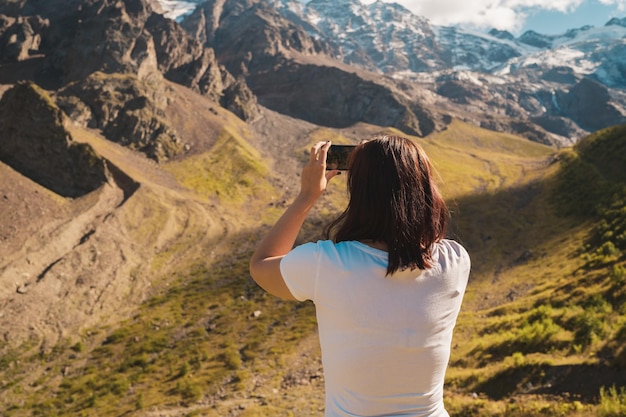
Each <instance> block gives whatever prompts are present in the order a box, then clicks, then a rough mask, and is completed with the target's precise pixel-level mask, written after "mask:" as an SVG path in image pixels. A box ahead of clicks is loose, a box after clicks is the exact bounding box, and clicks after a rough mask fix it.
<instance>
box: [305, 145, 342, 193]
mask: <svg viewBox="0 0 626 417" xmlns="http://www.w3.org/2000/svg"><path fill="white" fill-rule="evenodd" d="M330 145H331V142H330V141H327V142H317V143H316V144H315V145H313V147H312V148H311V154H310V156H309V162H308V163H307V164H306V165H305V167H304V168H303V169H302V176H301V178H300V195H299V196H298V199H301V200H303V201H304V202H306V203H307V204H310V205H312V204H313V203H315V202H316V201H317V199H318V198H320V196H321V195H322V194H323V193H324V190H326V186H327V185H328V181H330V179H331V178H333V177H334V176H335V175H337V174H340V173H341V171H338V170H328V171H327V170H326V157H327V155H328V149H329V148H330Z"/></svg>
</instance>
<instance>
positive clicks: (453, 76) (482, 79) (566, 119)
mask: <svg viewBox="0 0 626 417" xmlns="http://www.w3.org/2000/svg"><path fill="white" fill-rule="evenodd" d="M253 3H258V2H253ZM260 3H261V4H266V5H271V6H272V8H273V10H275V12H274V13H279V14H280V15H281V16H282V17H283V18H284V19H286V20H288V22H289V23H287V22H283V23H280V24H279V23H277V22H278V20H276V19H274V20H272V19H266V20H265V24H267V27H277V26H280V25H282V24H285V25H296V27H300V28H302V29H303V30H305V31H306V33H308V34H309V36H311V37H312V39H316V40H319V41H320V42H324V43H326V44H327V45H328V46H326V47H325V48H322V49H317V50H311V51H309V52H307V54H309V55H314V56H316V57H317V58H316V59H317V60H318V61H319V62H324V61H327V58H331V59H332V60H334V61H337V60H339V61H340V62H341V63H342V64H347V65H350V66H351V67H352V68H353V69H352V70H349V71H350V72H354V71H356V70H355V69H354V68H360V69H362V70H365V71H368V72H371V73H373V75H371V76H370V77H374V78H373V80H375V81H374V82H376V83H380V84H385V83H386V85H385V88H390V87H389V86H388V84H389V83H391V84H394V85H395V86H397V87H399V88H400V89H401V90H403V89H407V90H408V91H407V93H408V95H409V96H410V97H412V100H411V101H413V103H409V104H407V105H408V107H409V108H410V109H411V110H413V107H418V108H419V109H426V108H429V107H431V106H430V104H431V103H432V101H433V100H435V99H436V100H438V101H445V105H442V104H440V103H438V106H439V108H441V107H443V106H445V107H446V110H447V112H448V113H449V114H450V115H453V116H455V117H458V118H463V119H464V120H466V121H469V122H472V123H475V124H478V125H481V126H484V127H488V128H492V129H498V130H504V131H512V132H515V133H518V134H522V135H524V136H526V137H528V138H530V139H532V140H536V141H540V142H543V143H551V144H556V145H559V146H560V145H563V144H571V143H573V142H575V141H576V138H578V137H580V136H581V135H584V134H586V133H589V132H592V131H594V130H596V129H598V128H603V127H608V126H611V125H613V124H618V123H623V122H624V120H625V119H624V118H625V117H626V110H625V108H626V107H625V105H626V101H625V96H624V87H626V79H625V78H624V75H623V73H624V72H623V68H624V61H623V57H624V56H626V55H624V54H623V53H621V52H622V49H623V39H624V38H625V37H626V28H625V27H624V26H623V25H621V24H620V23H621V21H620V20H618V19H615V20H613V21H611V22H609V23H607V25H606V26H605V27H602V28H592V27H583V28H580V29H572V30H570V31H568V32H567V33H565V34H563V35H561V36H545V35H541V34H538V33H534V32H527V33H524V34H523V35H522V36H520V37H519V38H517V39H516V38H514V37H513V36H512V35H511V34H508V33H503V32H498V31H491V32H490V33H489V34H485V33H478V32H469V31H464V30H461V29H458V28H455V27H438V26H434V25H431V24H430V23H429V21H428V20H426V19H424V18H421V17H419V16H416V15H414V14H412V13H411V12H410V11H408V10H407V9H405V8H403V7H402V6H399V5H397V4H393V3H383V2H375V3H372V4H369V5H363V4H362V3H360V2H359V1H358V0H342V1H323V0H313V1H310V2H308V3H307V4H306V5H303V4H301V3H300V2H296V1H289V0H282V1H278V0H274V1H266V2H260ZM211 4H217V5H219V7H218V8H215V7H213V6H206V5H211ZM228 4H229V2H206V3H203V5H201V6H199V7H198V8H197V9H196V10H195V11H194V12H193V13H192V14H190V15H188V16H186V17H184V18H183V19H182V24H183V26H184V27H186V28H187V29H188V31H190V33H194V34H197V33H200V32H201V30H199V29H198V27H199V26H202V22H205V21H208V22H213V23H211V24H212V25H213V27H214V28H217V27H219V30H220V33H224V31H228V29H227V27H226V25H224V22H225V21H231V20H232V19H234V18H235V16H234V15H232V14H229V15H228V16H227V14H226V13H223V12H222V11H223V10H228V7H229V6H228ZM221 5H224V7H225V9H222V6H221ZM255 7H256V6H255ZM220 14H221V15H220ZM200 15H202V17H201V16H200ZM207 16H209V17H207ZM222 16H223V17H225V18H226V17H228V19H227V20H224V21H221V20H220V19H221V17H222ZM236 18H237V19H241V20H238V25H240V27H251V23H250V22H248V21H247V20H246V16H245V15H243V14H241V15H237V17H236ZM269 22H271V23H269ZM207 30H208V31H210V30H211V29H207ZM256 30H257V31H263V30H265V29H261V28H259V29H256ZM233 33H237V32H233ZM237 36H241V37H242V38H245V37H246V35H245V34H241V33H238V34H237ZM226 38H227V36H226ZM201 39H204V41H205V44H206V45H209V46H211V47H214V48H216V50H219V48H220V46H219V44H215V43H213V40H212V39H214V38H206V37H201ZM232 44H233V43H232V42H231V43H230V45H232ZM390 46H391V47H390ZM244 49H245V51H242V52H241V53H240V55H244V56H245V55H246V53H247V52H252V55H251V56H253V57H256V56H258V54H259V53H261V55H264V54H265V52H266V51H267V48H261V50H260V51H254V50H253V49H254V48H252V47H250V46H248V47H246V48H244ZM287 49H289V48H287ZM229 59H230V58H229ZM234 59H235V60H236V62H233V63H232V64H230V65H228V64H227V66H228V68H229V69H230V71H232V72H234V73H238V69H237V67H238V66H240V65H243V66H246V65H247V63H246V61H245V59H243V58H242V57H241V56H240V57H238V58H234ZM289 59H292V58H289ZM283 61H284V60H283ZM229 62H230V61H229ZM283 65H284V62H281V63H280V65H279V66H278V67H279V68H281V67H282V66H283ZM325 65H335V66H337V64H336V63H333V64H328V63H326V64H325ZM302 68H303V70H304V69H305V67H304V66H303V67H302ZM247 71H248V72H246V78H247V79H248V80H249V82H250V86H251V88H252V89H253V91H255V94H257V95H258V96H259V98H260V99H261V100H264V96H270V95H271V96H272V97H275V96H274V92H273V91H272V92H266V89H264V88H262V87H261V86H258V87H257V86H255V82H254V81H253V80H252V79H253V77H255V70H254V68H252V69H247ZM291 72H293V71H290V73H291ZM306 73H307V74H309V73H310V68H309V67H306ZM261 74H262V76H263V77H265V76H266V73H265V72H262V73H261ZM280 77H283V76H282V75H281V76H280ZM333 78H334V77H333ZM363 78H367V76H363ZM290 79H293V74H290ZM370 79H371V78H370ZM583 80H585V82H587V80H592V81H596V82H597V83H598V85H597V88H596V89H597V91H598V93H599V97H602V98H601V100H602V103H599V104H600V108H602V109H603V110H598V106H597V105H598V103H597V102H596V103H594V104H593V105H591V104H590V105H585V103H586V102H587V101H586V100H585V97H579V96H578V95H577V94H578V93H579V92H580V90H581V89H580V88H575V87H576V86H577V84H578V83H580V82H582V81H583ZM274 81H275V80H274ZM312 82H316V83H317V84H318V85H316V86H315V88H314V89H315V91H316V92H318V94H319V92H323V91H325V90H327V89H330V90H332V91H337V90H338V89H337V88H335V87H334V86H332V81H330V80H328V79H326V78H321V79H318V77H313V76H312V75H304V74H303V76H302V77H301V78H300V79H299V80H298V84H299V85H304V84H306V85H307V86H309V85H311V83H312ZM348 83H349V82H348ZM292 84H293V83H292ZM326 84H329V85H330V87H329V86H327V85H326ZM409 85H410V86H411V87H408V86H409ZM285 88H289V89H290V90H292V89H293V88H294V87H293V86H292V85H289V86H285ZM277 89H278V88H277ZM415 89H418V90H420V91H415ZM348 94H349V92H348ZM427 94H430V95H433V96H434V97H435V99H433V98H429V99H424V98H423V97H424V96H425V95H427ZM298 95H299V97H300V98H299V103H300V105H301V106H306V107H311V106H316V107H317V108H319V107H324V105H327V104H328V103H329V102H335V101H336V97H334V96H328V97H325V98H324V100H322V101H320V100H319V98H315V99H312V102H310V103H306V104H305V103H302V100H307V98H308V96H309V95H311V93H310V91H299V92H298ZM279 97H280V95H279ZM416 97H420V98H421V99H416ZM567 97H570V98H569V99H568V98H567ZM571 100H575V101H577V102H578V103H581V105H582V106H583V107H584V110H582V111H581V112H578V111H576V110H573V111H572V109H570V108H569V107H568V102H569V101H571ZM276 101H277V103H274V102H272V103H270V102H269V101H268V102H266V103H265V104H266V105H267V106H269V107H271V108H274V109H276V110H278V111H281V112H288V113H289V114H292V115H294V116H296V117H301V118H305V119H307V120H310V121H313V122H315V123H322V124H327V125H330V126H333V125H337V121H336V120H328V121H326V120H323V119H322V120H320V119H319V118H317V119H315V120H313V119H311V117H312V116H311V115H307V114H305V112H303V111H302V110H301V109H293V107H298V104H297V103H292V102H289V101H287V103H285V100H284V98H283V97H280V99H277V100H276ZM605 110H606V112H605ZM379 111H380V109H376V112H377V113H378V112H379ZM425 111H426V110H425ZM426 112H427V113H430V114H431V116H430V117H428V118H429V119H430V120H428V121H425V120H424V117H421V118H420V116H419V115H416V116H417V118H418V119H419V122H421V123H422V124H426V125H431V126H433V128H434V129H440V128H441V126H443V125H445V122H442V120H444V118H442V117H441V116H439V117H437V116H436V115H432V113H433V112H432V111H430V110H427V111H426ZM417 113H420V110H418V111H417ZM333 114H334V115H335V116H338V115H340V114H341V112H338V111H337V109H333ZM581 114H585V115H589V117H588V118H586V119H585V117H583V116H581ZM597 116H602V117H601V118H602V119H603V120H598V121H595V122H594V121H591V120H597V119H598V117H597ZM359 117H365V116H364V115H363V114H362V113H359ZM352 118H353V115H347V117H345V118H344V119H346V120H345V122H348V123H349V122H350V120H352ZM389 122H392V123H389ZM389 122H388V124H392V125H394V126H398V127H400V128H401V129H403V130H406V131H409V132H417V133H418V134H420V133H421V134H427V133H428V132H429V131H430V130H429V128H426V129H419V128H418V129H416V128H415V126H416V125H417V124H419V123H417V124H416V123H415V122H413V123H412V124H411V125H410V126H405V127H403V126H401V125H399V124H398V122H397V121H393V120H390V121H389ZM407 128H408V129H407Z"/></svg>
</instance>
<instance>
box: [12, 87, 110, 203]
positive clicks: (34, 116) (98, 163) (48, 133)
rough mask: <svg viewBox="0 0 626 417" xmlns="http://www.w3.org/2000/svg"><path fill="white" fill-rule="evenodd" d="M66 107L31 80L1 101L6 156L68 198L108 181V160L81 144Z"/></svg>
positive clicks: (36, 178) (14, 163)
mask: <svg viewBox="0 0 626 417" xmlns="http://www.w3.org/2000/svg"><path fill="white" fill-rule="evenodd" d="M64 118H65V116H64V115H63V112H62V111H61V110H60V109H59V108H58V107H57V106H56V105H55V104H54V102H53V101H52V99H51V98H50V96H49V95H48V94H47V93H46V92H45V91H44V90H42V89H41V88H39V87H38V86H36V85H35V84H33V83H31V82H23V83H19V84H17V85H16V86H15V87H13V88H12V89H10V90H8V91H7V92H6V93H4V95H3V96H2V99H1V100H0V131H1V132H3V133H2V136H0V160H2V161H3V162H4V163H6V164H7V165H9V166H11V167H12V168H13V169H15V170H16V171H18V172H20V173H22V174H23V175H25V176H27V177H29V178H30V179H32V180H33V181H35V182H37V183H39V184H41V185H43V186H44V187H46V188H48V189H50V190H52V191H54V192H56V193H57V194H60V195H62V196H66V197H79V196H81V195H84V194H87V193H89V192H91V191H93V190H95V189H96V188H98V187H99V186H100V185H102V184H103V183H104V182H105V181H106V169H105V164H104V160H103V159H102V158H101V157H100V156H98V155H97V154H96V153H95V151H94V150H93V149H92V148H91V146H89V145H87V144H82V143H76V142H75V141H74V140H73V139H72V137H71V136H70V134H69V133H68V132H67V130H66V129H65V127H64Z"/></svg>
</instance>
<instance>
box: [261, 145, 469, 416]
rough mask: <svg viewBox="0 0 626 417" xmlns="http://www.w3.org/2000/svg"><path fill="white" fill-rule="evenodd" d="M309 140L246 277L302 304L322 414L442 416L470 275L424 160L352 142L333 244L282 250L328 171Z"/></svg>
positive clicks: (321, 149)
mask: <svg viewBox="0 0 626 417" xmlns="http://www.w3.org/2000/svg"><path fill="white" fill-rule="evenodd" d="M329 147H330V142H320V143H317V144H316V145H315V146H313V148H312V149H311V155H310V159H309V161H308V163H307V165H306V166H305V167H304V169H303V171H302V178H301V190H300V193H299V195H298V196H297V198H296V199H295V201H294V202H293V204H292V205H291V206H290V207H289V208H288V209H287V210H286V211H285V213H284V214H283V216H282V217H281V218H280V219H279V220H278V222H277V223H276V224H275V225H274V227H273V228H272V229H271V230H270V231H269V233H268V234H267V235H266V236H265V238H264V239H263V240H262V241H261V242H260V243H259V245H258V247H257V249H256V251H255V253H254V254H253V256H252V259H251V261H250V273H251V275H252V278H253V279H254V280H255V281H256V282H257V283H258V284H259V285H260V286H261V287H262V288H264V289H265V290H266V291H268V292H270V293H272V294H274V295H277V296H279V297H282V298H284V299H288V300H300V301H304V300H307V299H308V300H312V301H313V302H314V303H315V308H316V315H317V321H318V327H319V337H320V345H321V349H322V363H323V366H324V375H325V389H326V411H325V416H326V417H339V416H352V417H354V416H412V417H413V416H431V417H443V416H448V413H447V412H446V410H445V408H444V404H443V385H444V375H445V371H446V367H447V364H448V360H449V357H450V344H451V340H452V332H453V329H454V326H455V323H456V319H457V316H458V313H459V310H460V308H461V302H462V299H463V295H464V293H465V288H466V285H467V280H468V277H469V272H470V259H469V256H468V254H467V252H466V251H465V249H464V248H463V247H462V246H461V245H459V244H458V243H456V242H454V241H452V240H448V239H445V238H444V234H445V231H446V220H447V216H448V211H447V208H446V205H445V203H444V201H443V199H442V197H441V195H440V194H439V191H438V189H437V187H436V185H435V183H434V181H433V175H432V168H431V165H430V162H429V160H428V158H427V157H426V154H425V153H424V152H423V150H422V149H421V148H420V147H419V146H418V145H417V144H416V143H414V142H412V141H410V140H408V139H406V138H402V137H398V136H379V137H375V138H373V139H371V140H368V141H364V142H362V143H361V144H359V145H358V146H357V147H356V149H355V150H354V152H353V153H352V156H351V161H350V166H349V170H348V192H349V197H350V198H349V203H348V207H347V208H346V210H345V211H344V212H343V213H342V214H341V215H340V216H339V217H338V218H337V219H336V220H335V221H334V222H332V223H331V224H330V225H329V227H328V228H327V234H329V235H330V234H332V235H333V240H325V241H319V242H317V243H306V244H303V245H300V246H298V247H296V248H293V245H294V243H295V240H296V237H297V235H298V232H299V230H300V227H301V226H302V223H303V222H304V220H305V218H306V216H307V213H308V212H309V210H310V209H311V207H313V205H314V204H315V202H316V201H317V199H318V198H319V197H320V196H321V195H322V193H323V192H324V190H325V189H326V186H327V184H328V181H329V180H330V179H331V178H333V177H334V176H335V175H337V173H338V171H332V170H331V171H326V155H327V153H328V149H329Z"/></svg>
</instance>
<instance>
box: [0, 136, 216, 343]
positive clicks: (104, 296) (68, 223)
mask: <svg viewBox="0 0 626 417" xmlns="http://www.w3.org/2000/svg"><path fill="white" fill-rule="evenodd" d="M69 130H70V132H71V134H72V136H73V137H74V139H75V140H76V141H78V142H87V143H89V144H91V145H92V146H93V147H94V149H95V150H96V152H98V153H99V154H100V155H102V156H103V157H104V158H105V159H106V160H107V166H108V169H109V176H108V183H106V184H104V185H103V186H101V187H100V188H99V189H98V190H96V191H94V192H92V193H90V194H88V195H87V196H85V197H82V198H81V199H77V200H65V201H63V202H62V203H60V204H59V205H58V206H55V204H49V205H48V206H47V208H46V210H43V211H42V212H45V211H47V212H50V211H54V210H56V209H57V208H58V207H63V208H64V210H65V212H64V213H62V215H59V216H56V217H55V216H51V218H50V220H49V221H48V222H46V219H37V220H36V221H38V222H39V223H38V224H39V227H37V228H36V229H35V233H30V234H29V235H28V236H26V235H23V236H10V237H8V238H7V239H9V240H8V242H9V243H11V242H22V243H20V244H19V246H16V245H15V243H13V244H11V245H7V246H11V247H12V248H16V247H17V249H16V250H7V251H6V252H5V251H3V252H2V258H1V259H0V337H2V338H3V339H4V341H5V342H7V343H8V344H9V346H18V345H19V344H21V343H22V342H24V341H26V340H34V341H40V343H41V346H40V349H44V350H45V349H46V348H47V347H48V346H53V345H54V344H56V343H57V342H59V341H60V340H62V339H64V338H70V339H72V338H74V339H75V338H76V337H77V336H79V333H77V332H79V331H80V330H81V329H85V328H89V327H90V326H98V327H100V326H103V325H105V324H106V323H114V322H116V321H117V320H119V319H121V318H122V317H124V315H125V314H128V312H130V311H132V310H133V309H134V307H135V306H136V305H138V303H139V302H141V301H142V300H143V299H144V298H145V297H146V296H148V295H149V293H150V287H151V286H152V285H153V283H152V280H153V279H154V278H155V274H154V272H153V271H151V270H150V268H151V264H152V262H153V260H154V259H155V257H156V256H162V257H164V258H163V259H164V260H163V261H161V262H162V264H163V265H162V266H161V270H160V271H159V272H160V273H162V272H164V271H166V270H167V269H168V268H176V260H177V259H180V258H182V257H184V256H189V255H190V254H191V252H192V250H194V249H196V248H197V250H200V248H202V247H206V246H210V245H211V244H212V243H213V242H214V241H217V239H218V237H219V236H223V233H224V225H223V224H222V223H223V222H221V221H215V220H214V219H215V218H218V219H220V217H219V213H218V211H219V209H218V208H215V207H211V205H210V204H208V203H207V202H206V201H200V200H199V199H198V198H197V196H194V195H193V194H191V193H190V192H188V191H187V190H185V189H183V188H182V187H180V186H179V185H178V184H177V182H176V181H175V180H174V179H173V178H172V177H171V176H170V175H169V174H168V173H167V172H165V171H163V170H162V169H161V168H160V167H159V166H158V165H157V164H155V163H153V162H152V161H150V160H148V159H146V158H145V157H143V156H142V155H139V154H137V153H134V152H132V151H130V150H128V149H125V148H123V147H121V146H119V145H117V144H114V143H112V142H109V141H107V140H105V139H103V138H100V137H99V136H97V135H95V134H93V133H91V132H88V131H85V130H82V129H80V128H76V127H70V128H69ZM25 184H28V182H25ZM3 189H4V188H3ZM5 196H6V195H5ZM52 200H54V199H52ZM31 202H32V203H33V204H36V203H37V197H36V196H34V197H33V199H32V200H31ZM6 207H8V208H9V209H10V210H14V209H15V207H17V206H16V205H12V206H10V207H13V209H11V208H10V207H9V206H6ZM27 215H28V213H26V214H25V216H27ZM22 217H24V216H22ZM42 217H43V216H42ZM22 221H28V218H24V219H22ZM183 240H184V241H185V242H187V243H188V242H190V241H191V242H193V243H195V244H185V245H180V246H183V247H185V248H187V249H186V251H182V250H181V251H175V250H173V249H171V247H172V246H176V243H177V242H181V241H183ZM170 252H172V254H171V255H170V254H169V253H170ZM163 254H165V255H167V256H165V255H163Z"/></svg>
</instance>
